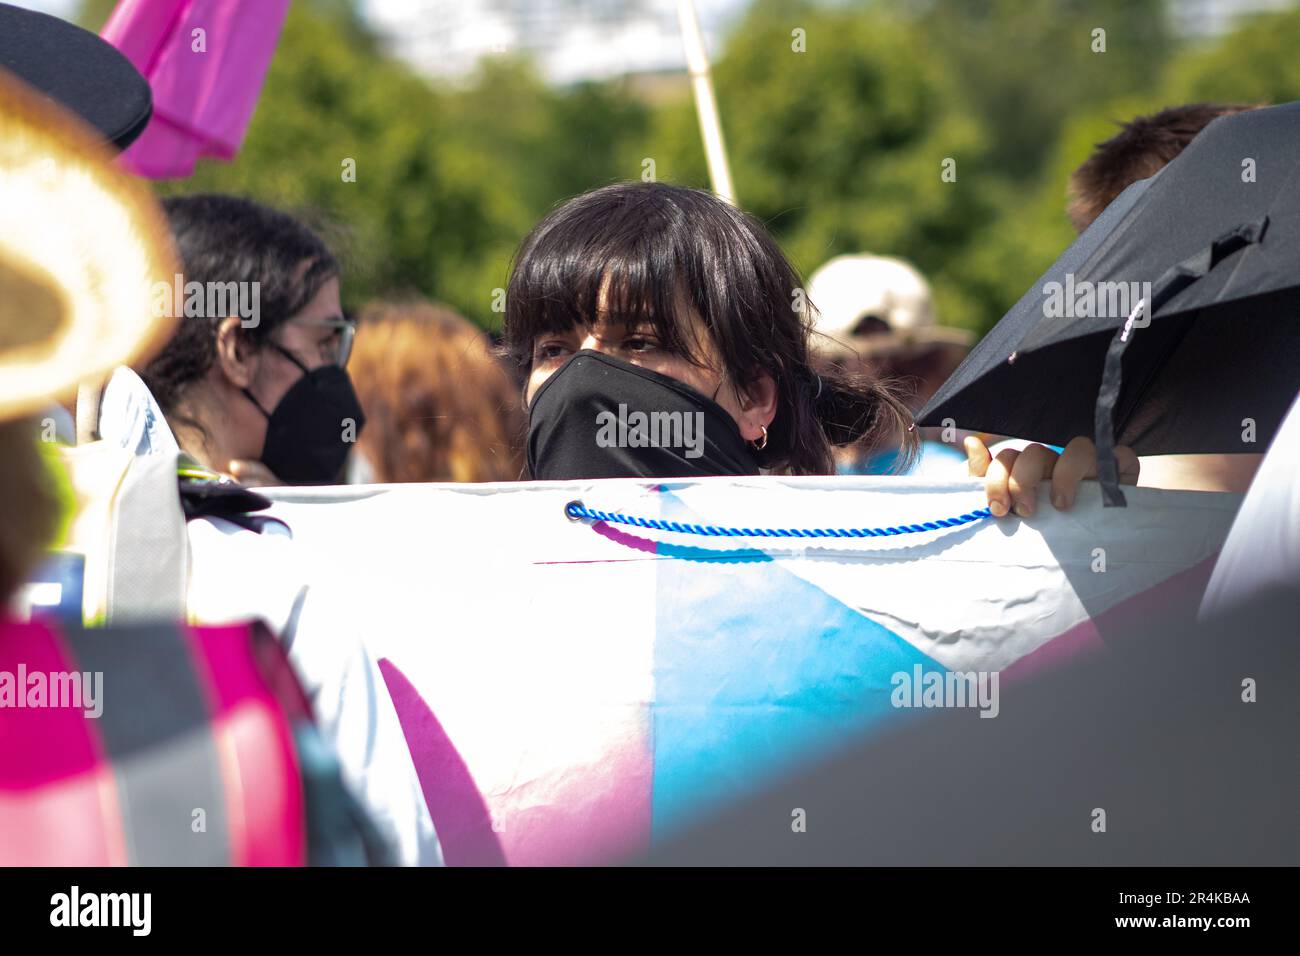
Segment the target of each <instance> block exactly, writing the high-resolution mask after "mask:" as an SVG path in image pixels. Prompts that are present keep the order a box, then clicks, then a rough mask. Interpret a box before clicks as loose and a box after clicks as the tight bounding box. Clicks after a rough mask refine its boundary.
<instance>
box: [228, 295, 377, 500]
mask: <svg viewBox="0 0 1300 956" xmlns="http://www.w3.org/2000/svg"><path fill="white" fill-rule="evenodd" d="M342 322H343V324H341V325H339V326H337V328H338V329H339V332H340V335H346V336H347V337H348V338H349V339H350V338H351V336H352V334H353V326H352V325H351V324H350V323H347V321H346V320H342ZM316 324H318V325H321V326H323V327H326V328H331V327H336V326H334V325H333V323H330V322H322V323H316ZM267 344H268V346H269V347H270V348H272V349H274V350H275V351H276V352H279V353H280V354H281V355H283V356H284V357H285V358H286V359H288V360H289V361H290V362H292V363H293V364H294V365H295V366H297V367H298V368H299V369H300V370H301V371H302V377H301V378H299V379H298V380H297V381H296V382H294V384H293V385H291V386H290V387H289V390H288V391H287V392H285V393H284V395H283V396H282V397H281V398H280V400H279V401H278V402H277V403H276V405H275V407H274V408H273V409H272V410H271V411H267V410H266V409H265V408H263V407H262V404H261V403H260V402H259V401H258V400H257V397H256V396H255V395H254V394H253V392H252V391H251V390H250V389H248V388H245V389H243V390H242V391H243V393H244V395H245V397H247V398H248V400H249V401H250V402H252V403H253V404H254V405H256V406H257V410H258V411H259V412H261V413H262V414H263V415H264V416H265V417H266V438H265V439H264V440H263V442H262V454H261V459H260V460H261V463H262V465H263V466H265V468H267V469H270V477H272V478H279V479H280V480H282V481H284V482H287V483H288V484H293V485H311V484H329V483H331V482H334V481H335V480H336V479H338V477H339V472H340V471H342V469H343V464H344V462H345V461H346V459H347V455H348V451H349V450H350V448H351V444H352V443H353V442H355V441H356V437H357V436H358V435H359V434H360V432H361V428H362V426H363V425H364V424H365V414H364V413H363V412H362V410H361V402H360V401H359V400H358V398H357V394H356V391H355V390H354V389H353V387H352V381H351V379H349V378H348V373H347V372H346V371H344V369H343V364H344V363H346V361H347V356H346V354H342V355H340V356H339V357H338V359H336V361H335V362H333V363H328V364H325V365H319V366H317V367H315V368H308V367H307V366H306V365H304V364H303V363H302V362H301V361H299V360H298V358H297V357H296V356H295V355H294V354H293V353H292V352H291V351H289V350H288V349H286V348H284V347H283V346H281V345H279V344H278V343H276V342H274V341H272V342H269V343H267ZM250 470H251V469H246V470H245V471H246V476H247V472H248V471H250Z"/></svg>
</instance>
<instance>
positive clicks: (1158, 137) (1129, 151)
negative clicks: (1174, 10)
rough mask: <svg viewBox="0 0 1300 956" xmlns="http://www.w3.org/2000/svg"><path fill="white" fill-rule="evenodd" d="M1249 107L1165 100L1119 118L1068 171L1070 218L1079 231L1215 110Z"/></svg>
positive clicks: (1165, 160) (1224, 112)
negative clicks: (1152, 109)
mask: <svg viewBox="0 0 1300 956" xmlns="http://www.w3.org/2000/svg"><path fill="white" fill-rule="evenodd" d="M1249 109H1254V107H1253V106H1240V105H1236V104H1223V103H1189V104H1187V105H1186V106H1171V107H1169V108H1168V109H1163V110H1161V111H1160V112H1159V113H1152V114H1151V115H1150V116H1139V117H1138V118H1137V119H1134V120H1131V121H1129V122H1127V123H1123V124H1121V128H1120V131H1119V132H1118V133H1116V134H1115V135H1114V136H1112V137H1111V138H1110V139H1108V140H1106V141H1105V142H1104V143H1100V144H1098V146H1097V148H1096V149H1094V150H1093V152H1092V155H1091V156H1089V157H1088V158H1087V160H1086V161H1085V162H1084V163H1083V165H1082V166H1080V167H1079V168H1078V169H1076V170H1075V171H1074V172H1073V173H1071V174H1070V206H1069V215H1070V221H1071V222H1072V223H1074V228H1075V229H1077V230H1078V231H1079V232H1083V231H1084V230H1085V229H1087V228H1088V227H1089V226H1091V225H1092V223H1093V220H1095V219H1096V218H1097V217H1098V216H1100V215H1101V213H1102V210H1103V209H1105V208H1106V207H1107V206H1109V205H1110V204H1111V203H1112V202H1113V201H1114V200H1115V197H1116V196H1118V195H1119V194H1120V193H1122V192H1123V191H1124V190H1125V189H1126V188H1127V187H1128V186H1129V185H1131V184H1132V183H1135V182H1137V181H1138V180H1139V179H1146V178H1147V177H1148V176H1154V175H1155V174H1156V173H1157V172H1159V171H1160V170H1161V169H1162V168H1164V167H1165V166H1166V165H1168V164H1169V163H1170V162H1172V161H1173V159H1174V158H1175V157H1176V156H1177V155H1178V154H1179V153H1181V152H1182V151H1183V150H1184V149H1185V148H1186V147H1187V144H1188V143H1190V142H1191V141H1192V140H1193V139H1195V138H1196V134H1197V133H1199V132H1200V131H1201V130H1203V129H1205V127H1206V126H1208V125H1209V124H1210V122H1211V121H1212V120H1215V119H1218V118H1219V117H1220V116H1229V115H1231V114H1233V113H1242V112H1245V111H1246V110H1249Z"/></svg>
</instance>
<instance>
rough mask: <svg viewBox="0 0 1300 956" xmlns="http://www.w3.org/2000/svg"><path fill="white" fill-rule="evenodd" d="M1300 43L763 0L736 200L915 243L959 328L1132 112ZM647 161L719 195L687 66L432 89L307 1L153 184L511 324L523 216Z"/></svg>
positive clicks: (1058, 222) (94, 20)
mask: <svg viewBox="0 0 1300 956" xmlns="http://www.w3.org/2000/svg"><path fill="white" fill-rule="evenodd" d="M111 7H112V2H111V0H85V6H84V8H83V10H82V16H81V20H82V22H83V23H85V24H86V25H88V26H90V27H92V28H95V29H97V28H98V27H99V26H100V25H101V24H102V22H103V19H104V18H105V16H106V15H107V13H108V11H109V10H110V9H111ZM1097 29H1104V30H1105V41H1106V50H1105V52H1104V53H1100V52H1094V50H1093V43H1094V31H1095V30H1097ZM796 31H803V32H802V41H803V43H804V45H805V51H804V52H796V50H795V45H796V37H797V34H796ZM1297 49H1300V11H1296V10H1289V11H1286V12H1283V13H1278V14H1268V15H1259V16H1256V17H1252V18H1248V19H1244V20H1242V21H1241V22H1240V23H1239V24H1238V25H1237V27H1236V28H1235V29H1234V31H1233V32H1232V33H1230V34H1228V35H1226V36H1223V37H1220V38H1217V39H1214V40H1210V41H1198V42H1191V41H1185V40H1184V41H1179V40H1177V39H1176V38H1175V37H1174V35H1173V33H1172V31H1171V29H1170V27H1169V25H1168V22H1167V17H1166V10H1165V6H1164V4H1163V3H1162V2H1161V0H820V2H815V0H754V3H753V4H752V6H751V7H750V9H749V10H748V11H747V13H746V14H745V16H744V17H743V18H742V20H741V21H740V22H739V23H738V24H737V25H736V27H735V29H734V30H732V31H731V33H730V34H729V36H727V37H726V38H725V40H724V42H723V43H722V44H721V47H720V49H718V50H716V51H715V60H716V65H715V69H714V74H715V81H716V86H717V96H718V101H719V107H720V111H721V115H722V121H723V126H724V132H725V136H726V139H727V145H728V150H729V153H730V160H731V166H732V173H733V177H734V179H735V183H736V189H737V192H738V194H739V199H740V202H741V205H742V206H743V207H744V208H745V209H747V210H748V211H750V212H752V213H754V214H755V215H756V216H758V217H759V218H760V219H761V220H762V221H764V222H765V223H767V225H768V227H769V228H770V229H772V231H773V232H774V234H775V235H776V236H777V238H778V239H779V240H780V241H781V243H782V245H783V246H784V248H785V249H786V250H787V252H788V253H789V254H790V256H791V258H792V259H793V260H794V261H795V264H796V265H797V266H798V267H799V268H800V269H801V270H802V271H803V272H804V274H805V275H806V274H808V273H809V272H811V271H812V270H813V269H814V268H815V267H816V266H817V265H819V264H820V263H821V262H823V261H825V260H826V259H827V258H829V257H831V256H833V255H837V254H839V253H842V252H852V251H872V252H878V253H887V254H893V255H901V256H904V257H906V258H909V259H911V260H912V261H914V262H915V263H916V264H917V265H918V266H919V267H920V268H921V269H922V270H923V271H925V272H926V274H927V275H928V276H929V277H930V279H931V281H932V282H933V283H934V286H935V291H936V296H937V300H938V307H939V313H940V316H941V318H942V319H943V320H944V321H946V322H950V323H953V324H959V325H964V326H968V327H971V328H975V329H978V330H980V331H986V330H987V329H988V328H989V327H990V326H991V325H992V324H993V323H994V322H995V321H996V320H997V319H998V318H999V317H1000V316H1001V314H1002V313H1003V311H1005V310H1006V309H1007V308H1008V307H1010V305H1011V304H1012V303H1014V302H1015V300H1016V299H1017V298H1019V296H1020V294H1021V293H1022V292H1023V291H1024V290H1025V289H1026V288H1028V287H1029V285H1030V284H1031V283H1032V282H1033V281H1034V280H1035V279H1036V278H1037V276H1038V275H1039V274H1040V273H1041V272H1042V271H1043V270H1044V269H1045V268H1046V267H1047V266H1048V265H1049V264H1050V263H1051V262H1052V260H1053V259H1055V258H1056V256H1057V255H1058V254H1059V253H1060V252H1061V250H1062V249H1064V247H1065V246H1066V245H1068V244H1069V242H1070V241H1071V240H1072V239H1073V236H1074V233H1073V230H1072V229H1071V227H1070V225H1069V222H1068V220H1067V219H1066V217H1065V201H1066V184H1067V180H1068V177H1069V174H1070V171H1071V170H1072V169H1074V168H1075V167H1076V166H1078V164H1079V163H1081V162H1082V161H1083V160H1084V159H1085V158H1086V157H1087V155H1088V153H1089V152H1090V151H1091V150H1092V148H1093V147H1094V145H1095V144H1096V143H1098V142H1100V141H1101V140H1104V139H1106V138H1108V137H1109V136H1111V135H1113V134H1114V133H1115V132H1116V130H1117V125H1116V124H1117V123H1118V122H1122V121H1124V120H1127V119H1131V118H1132V117H1134V116H1136V115H1139V114H1141V113H1145V112H1151V111H1153V110H1156V109H1159V108H1160V107H1163V106H1166V105H1172V104H1175V103H1181V102H1191V101H1194V100H1218V101H1245V102H1283V101H1287V100H1292V99H1300V58H1298V57H1296V56H1295V50H1297ZM949 158H951V159H953V160H955V162H956V166H955V171H956V181H955V182H945V181H944V180H943V178H942V177H941V172H942V169H943V166H942V164H943V162H944V161H945V160H946V159H949ZM346 159H353V160H355V161H356V174H357V175H356V182H354V183H349V182H344V181H343V177H342V175H341V173H342V165H343V162H344V160H346ZM648 159H649V160H654V169H655V174H656V177H657V178H658V179H660V180H662V181H672V182H681V183H687V184H692V185H698V186H707V184H708V180H707V173H706V169H705V163H704V155H703V149H702V146H701V142H700V135H699V130H698V126H697V121H696V116H695V111H694V107H693V104H692V102H691V100H690V97H689V87H688V85H687V83H686V82H685V79H684V77H677V78H671V77H659V78H654V77H652V78H648V80H647V78H640V79H637V78H633V79H622V80H614V81H606V82H599V83H584V84H580V85H576V86H567V87H558V88H557V87H551V86H548V85H547V84H546V83H544V82H543V80H542V78H541V77H540V75H539V74H538V72H537V71H536V70H535V69H534V67H533V66H532V65H530V64H529V63H527V62H524V61H521V60H516V59H511V58H508V57H501V56H494V57H489V58H486V59H484V60H483V61H482V62H481V64H480V66H479V68H478V70H477V71H476V72H475V74H474V75H473V76H470V77H467V78H465V79H464V80H463V81H461V82H458V83H456V84H454V85H452V84H439V83H432V82H429V81H426V80H424V79H422V78H420V77H419V76H418V75H416V74H415V73H414V72H413V71H412V70H411V68H410V67H409V66H407V65H405V64H403V63H401V62H399V61H396V60H394V59H392V58H391V57H390V56H388V55H386V54H385V52H384V51H383V48H382V45H381V44H380V43H379V42H378V41H377V39H376V38H375V37H373V36H371V35H370V34H369V33H368V32H367V30H366V27H365V24H364V22H363V21H362V19H361V18H360V17H359V16H358V15H357V6H356V3H355V2H354V0H298V2H296V3H294V4H293V7H292V9H291V12H290V15H289V20H288V22H287V24H286V27H285V31H284V34H283V37H282V39H281V43H280V48H279V50H278V51H277V55H276V59H275V61H274V63H273V65H272V68H271V72H270V74H269V76H268V79H267V83H266V86H265V88H264V92H263V97H262V101H261V102H260V104H259V107H258V111H257V113H256V115H255V117H254V119H253V123H252V125H251V127H250V130H249V135H248V138H247V140H246V142H245V144H244V147H243V150H242V151H241V153H240V155H239V157H238V158H237V159H236V160H235V161H234V162H233V163H229V164H227V163H219V162H206V161H205V162H204V163H202V164H201V166H200V168H199V170H198V172H197V173H196V174H195V176H193V177H192V178H191V179H189V180H187V181H185V182H183V183H167V184H161V185H160V187H159V189H160V192H162V193H163V194H165V195H172V194H177V193H184V192H192V191H196V190H223V191H231V192H237V193H242V194H246V195H251V196H253V197H255V198H260V199H262V200H264V201H267V202H269V203H272V204H274V205H278V206H281V207H284V208H287V209H290V210H294V211H303V210H314V211H315V215H314V216H313V218H319V217H321V216H323V217H324V218H325V219H327V220H329V221H331V222H334V223H337V224H339V225H340V226H341V227H342V230H343V231H342V232H341V233H333V232H332V233H331V234H330V235H331V239H332V240H333V241H334V242H335V244H336V245H338V246H339V251H340V254H341V255H342V256H343V257H344V261H345V264H346V270H347V271H346V276H345V279H346V281H345V284H344V290H345V298H346V299H347V300H348V302H349V303H350V304H353V305H355V304H356V303H358V302H359V301H361V300H363V299H365V298H368V297H370V296H372V295H377V294H382V293H385V292H389V291H403V290H418V291H420V292H423V293H425V294H427V295H430V296H433V297H435V298H438V299H442V300H444V301H446V302H449V303H450V304H452V305H453V306H455V307H456V308H458V309H460V310H461V311H463V312H464V313H465V314H466V315H468V316H470V317H472V318H473V319H474V320H476V321H478V322H480V323H481V324H483V325H485V326H487V327H494V326H496V325H497V324H498V322H499V319H500V316H499V314H497V313H494V312H493V311H492V305H493V291H494V290H495V289H497V288H500V287H503V286H504V285H505V281H506V276H507V272H508V268H509V262H510V257H511V255H512V254H513V252H514V250H515V248H516V247H517V245H518V243H519V241H520V240H521V239H522V238H523V236H524V235H525V234H526V233H527V231H528V230H529V229H530V228H531V226H532V225H533V224H534V223H535V222H536V221H537V220H538V219H539V218H540V217H541V216H542V215H544V214H545V213H546V211H547V210H548V209H550V208H552V207H553V206H554V204H555V203H557V202H560V201H562V200H564V199H566V198H568V197H569V196H572V195H574V194H576V193H579V192H582V191H584V190H586V189H590V188H593V187H595V186H598V185H602V184H604V183H607V182H610V181H613V180H618V179H635V178H638V177H640V176H641V174H642V171H643V169H644V168H645V160H648Z"/></svg>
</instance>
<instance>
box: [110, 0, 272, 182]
mask: <svg viewBox="0 0 1300 956" xmlns="http://www.w3.org/2000/svg"><path fill="white" fill-rule="evenodd" d="M288 11H289V0H120V2H119V3H118V5H117V8H116V9H115V10H114V11H113V14H112V16H110V17H109V18H108V23H106V24H105V25H104V31H103V34H102V35H103V37H104V39H105V40H107V41H108V42H109V43H112V44H113V45H114V46H115V47H117V48H118V49H119V50H121V51H122V53H123V54H124V55H125V56H126V57H127V59H129V60H130V61H131V62H132V63H133V64H135V67H136V69H138V70H139V71H140V72H141V73H143V74H144V76H145V78H146V79H148V80H149V85H150V86H151V87H152V88H153V119H152V120H150V122H149V126H148V128H147V129H146V130H145V132H144V135H143V136H141V137H140V138H139V139H138V140H136V142H135V143H134V144H133V145H132V146H131V148H130V149H128V150H127V151H126V152H125V153H123V154H122V163H123V165H124V166H126V168H127V169H129V170H131V171H132V172H134V173H137V174H138V175H141V176H146V177H148V178H150V179H181V178H184V177H186V176H189V175H190V174H191V173H193V172H194V164H195V163H196V162H197V161H198V159H199V157H200V156H217V157H220V158H221V159H233V158H234V157H235V154H236V153H237V152H238V151H239V147H240V144H241V143H243V141H244V133H245V132H246V131H247V129H248V121H249V120H250V119H251V118H252V116H253V110H254V108H255V107H256V106H257V96H258V93H259V92H260V91H261V89H262V81H263V80H264V79H265V78H266V71H267V68H268V67H269V66H270V64H271V56H272V54H273V53H274V52H275V45H276V42H277V41H278V40H279V37H280V28H281V27H282V26H283V25H284V18H285V15H286V14H287V13H288Z"/></svg>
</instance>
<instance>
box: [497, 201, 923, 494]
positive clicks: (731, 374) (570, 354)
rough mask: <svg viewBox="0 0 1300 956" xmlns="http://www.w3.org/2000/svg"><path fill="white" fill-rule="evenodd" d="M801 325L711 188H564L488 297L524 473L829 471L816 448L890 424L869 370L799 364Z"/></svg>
mask: <svg viewBox="0 0 1300 956" xmlns="http://www.w3.org/2000/svg"><path fill="white" fill-rule="evenodd" d="M808 335H809V322H808V316H807V312H806V309H805V308H804V304H803V292H802V289H801V287H800V282H799V277H798V275H797V274H796V273H795V271H794V269H793V268H792V267H791V266H790V264H789V262H787V261H786V258H785V256H784V255H783V254H782V253H781V250H780V249H779V248H778V247H777V245H776V242H775V241H774V240H773V239H772V237H771V236H770V235H768V233H767V231H766V230H764V229H763V228H762V226H760V225H759V224H758V223H757V222H755V221H754V220H753V219H752V218H750V217H749V216H747V215H745V214H744V213H742V212H740V211H739V210H737V209H735V208H734V207H732V206H730V205H728V204H727V203H725V202H722V201H721V200H719V199H717V198H716V197H715V196H713V195H712V194H710V193H706V192H702V191H699V190H695V189H686V188H683V187H678V186H667V185H662V184H657V183H651V184H640V183H627V184H617V185H612V186H606V187H604V188H602V189H597V190H594V191H593V192H589V193H586V194H584V195H581V196H578V197H577V198H576V199H573V200H570V201H569V202H567V203H565V204H564V205H563V206H561V207H560V208H559V209H557V210H556V211H555V212H553V213H551V214H550V215H549V216H547V217H546V218H545V219H543V220H542V222H541V223H539V224H538V225H537V227H536V228H535V229H534V230H533V231H532V233H531V234H530V235H529V236H528V238H527V239H526V240H525V241H524V243H523V246H522V248H521V250H520V253H519V256H518V259H517V262H516V264H515V268H514V272H513V274H512V275H511V278H510V286H509V289H508V292H507V295H506V320H505V346H506V349H507V351H508V353H509V354H510V355H511V356H512V357H513V358H514V360H515V361H516V362H517V363H518V364H519V366H520V367H521V369H522V370H523V372H524V375H525V378H526V384H525V401H526V402H527V404H528V407H529V413H530V429H529V436H528V463H529V467H530V469H531V471H532V474H533V477H536V478H593V477H616V476H624V475H641V476H647V477H673V476H685V475H724V474H731V475H745V474H758V472H759V471H760V469H762V470H770V471H776V472H782V473H788V474H796V475H815V474H831V473H833V471H834V463H833V458H832V454H831V449H832V448H833V447H834V446H836V445H842V444H846V443H849V442H855V441H859V440H862V439H864V438H869V437H870V436H873V435H875V434H877V433H879V432H892V431H893V430H894V429H895V428H897V427H898V426H899V425H900V424H903V425H904V428H903V430H904V431H906V427H905V424H906V422H907V421H908V418H907V412H906V409H905V408H904V406H903V405H902V404H901V403H900V402H899V400H898V399H897V398H896V397H894V395H892V394H891V393H890V392H889V391H887V390H886V389H884V388H882V387H881V386H880V385H879V384H876V383H874V382H870V381H867V380H854V379H850V378H846V377H843V376H841V375H837V374H834V373H827V374H822V375H818V374H816V373H815V372H814V371H813V370H812V366H811V359H810V355H809V350H808ZM620 406H621V407H622V408H623V411H622V413H621V414H620V412H619V408H620ZM638 413H639V414H640V415H644V416H645V418H644V419H642V418H640V417H637V416H638ZM656 414H659V415H683V416H689V417H687V418H685V419H679V418H671V419H665V418H660V419H659V420H658V422H659V425H660V427H658V428H656V427H655V424H656V420H655V418H654V416H655V415H656ZM608 415H613V416H614V418H613V419H610V418H608V417H607V416H608ZM696 416H698V417H696ZM598 418H599V419H600V420H599V421H598ZM679 422H680V427H678V425H679ZM696 422H698V423H699V424H700V426H701V427H700V428H699V429H698V430H697V429H695V428H694V427H693V426H694V425H695V423H696ZM604 425H613V426H615V427H612V428H605V429H604V430H605V432H606V435H605V437H606V438H612V439H614V440H613V441H602V440H601V439H602V436H601V434H600V432H601V430H602V427H603V426H604ZM619 425H624V426H625V427H622V428H619V427H617V426H619ZM642 426H643V427H642ZM664 426H666V427H664ZM665 432H667V438H668V440H667V441H665V440H663V439H664V438H665ZM620 435H621V436H622V438H623V439H625V440H619V436H620ZM678 436H680V437H681V438H682V441H680V442H674V441H673V440H672V439H673V438H675V437H678ZM906 443H907V447H908V449H909V450H910V449H911V448H913V447H914V445H915V439H914V437H913V436H912V435H911V433H908V437H907V439H906Z"/></svg>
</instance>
